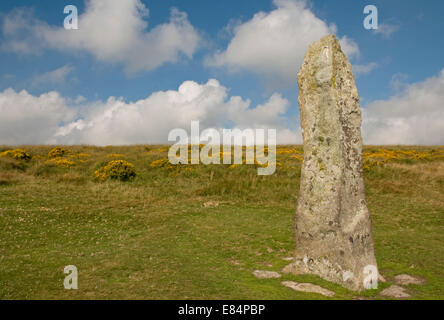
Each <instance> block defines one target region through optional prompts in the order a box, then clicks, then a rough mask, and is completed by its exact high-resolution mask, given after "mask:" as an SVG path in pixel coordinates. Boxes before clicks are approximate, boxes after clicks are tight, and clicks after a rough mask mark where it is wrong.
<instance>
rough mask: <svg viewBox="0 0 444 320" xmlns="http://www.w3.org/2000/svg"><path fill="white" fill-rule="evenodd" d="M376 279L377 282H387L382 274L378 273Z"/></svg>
mask: <svg viewBox="0 0 444 320" xmlns="http://www.w3.org/2000/svg"><path fill="white" fill-rule="evenodd" d="M378 281H379V282H383V283H385V282H387V281H386V280H385V278H384V277H383V276H382V274H379V275H378Z"/></svg>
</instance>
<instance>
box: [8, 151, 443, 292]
mask: <svg viewBox="0 0 444 320" xmlns="http://www.w3.org/2000/svg"><path fill="white" fill-rule="evenodd" d="M20 148H22V149H25V150H26V152H28V153H29V155H30V156H32V158H31V159H20V157H18V156H15V155H14V154H13V153H2V154H1V156H0V298H1V299H323V298H325V297H323V296H321V295H317V294H304V293H299V292H295V291H292V290H291V289H288V288H286V287H284V286H282V285H281V281H283V280H294V281H309V282H312V283H316V284H319V285H321V286H323V287H324V288H328V289H330V290H332V291H334V292H336V295H335V297H334V299H352V298H356V297H358V296H360V295H359V294H357V293H354V292H351V291H349V290H347V289H344V288H342V287H340V286H338V285H335V284H331V283H328V282H326V281H323V280H321V279H319V278H317V277H313V276H294V275H283V278H282V279H269V280H259V279H257V278H255V277H254V276H253V275H252V271H254V270H256V269H260V270H272V271H278V272H279V271H280V270H281V269H282V268H283V267H284V266H285V265H286V264H288V261H284V260H283V258H285V257H289V256H291V255H292V252H293V249H294V242H293V219H294V211H295V207H296V202H297V194H298V190H299V176H300V169H301V159H302V147H301V146H280V147H278V152H277V154H278V155H277V161H278V168H277V172H276V173H275V174H274V175H273V176H258V175H257V170H256V168H255V165H243V166H229V165H211V166H204V165H196V166H182V167H172V166H168V165H166V164H165V162H164V161H158V160H162V159H165V158H166V157H167V147H165V146H127V147H102V148H100V147H91V146H73V147H70V146H66V147H64V148H65V149H66V151H67V152H65V153H64V154H63V153H62V154H60V155H58V156H56V157H55V158H54V159H53V160H50V159H49V157H48V153H49V152H50V151H51V149H52V148H53V147H51V146H24V147H20ZM9 149H15V147H6V146H3V147H0V153H1V152H4V151H7V150H9ZM16 158H17V159H16ZM112 160H126V161H128V162H130V163H132V164H134V167H135V170H136V173H137V175H136V177H135V178H134V179H132V180H130V181H126V182H120V181H115V180H106V181H104V182H99V181H97V180H96V179H95V175H94V172H95V171H97V170H98V169H100V168H101V167H103V166H104V165H105V164H106V163H108V162H109V161H112ZM364 176H365V183H366V193H367V202H368V206H369V209H370V212H371V214H372V219H373V232H374V238H375V251H376V257H377V261H378V264H379V268H380V271H381V273H382V275H383V276H384V277H385V278H386V279H387V283H382V284H381V285H380V287H379V289H378V290H371V291H367V292H365V293H364V294H362V296H364V297H373V298H375V299H382V297H381V296H379V295H378V293H379V292H380V291H381V290H382V289H384V288H387V287H388V286H390V284H391V283H392V281H393V276H394V275H397V274H400V273H408V274H410V275H416V276H419V277H422V278H424V279H425V280H426V282H425V284H424V285H410V286H409V288H408V291H409V293H410V294H411V295H412V297H413V298H415V299H444V268H443V266H444V147H383V148H382V147H381V148H380V147H366V148H365V161H364ZM67 265H75V266H77V268H78V271H79V290H65V289H64V287H63V279H64V277H65V274H64V273H63V269H64V267H65V266H67Z"/></svg>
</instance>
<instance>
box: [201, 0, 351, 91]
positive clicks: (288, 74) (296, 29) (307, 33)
mask: <svg viewBox="0 0 444 320" xmlns="http://www.w3.org/2000/svg"><path fill="white" fill-rule="evenodd" d="M274 4H275V6H276V9H274V10H272V11H271V12H259V13H256V14H255V15H254V16H253V18H252V19H250V20H249V21H247V22H245V23H243V24H238V25H236V26H235V27H233V34H234V36H233V38H232V39H231V41H230V43H229V44H228V46H227V48H226V49H225V50H224V51H222V52H217V53H216V54H214V55H213V56H211V57H207V59H206V61H205V63H206V64H207V65H208V66H214V67H227V68H228V69H229V70H230V71H234V72H236V71H242V70H248V71H250V72H253V73H257V74H259V75H261V76H265V78H268V79H270V78H272V79H273V81H274V80H275V79H274V78H276V77H277V78H279V80H281V81H284V82H286V83H294V82H295V81H296V77H297V73H298V71H299V68H300V66H301V64H302V61H303V59H304V55H305V53H306V51H307V48H308V46H309V45H310V44H311V43H312V42H314V41H317V40H319V39H320V38H322V37H323V36H325V35H328V34H331V33H336V26H334V25H327V23H325V22H324V21H322V20H321V19H319V18H318V17H316V16H315V15H314V14H313V12H312V11H311V10H310V9H309V8H308V7H307V5H306V1H302V0H274ZM340 42H341V45H342V47H343V50H344V51H345V52H346V54H348V56H349V57H352V56H357V55H359V48H358V46H357V44H356V43H355V42H354V41H353V40H351V39H349V38H347V37H343V38H341V39H340Z"/></svg>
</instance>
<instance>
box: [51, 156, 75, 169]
mask: <svg viewBox="0 0 444 320" xmlns="http://www.w3.org/2000/svg"><path fill="white" fill-rule="evenodd" d="M45 163H46V164H50V165H54V166H57V167H61V168H69V167H72V166H75V164H76V163H75V162H74V161H71V160H68V159H65V158H62V157H58V158H53V159H50V160H46V162H45Z"/></svg>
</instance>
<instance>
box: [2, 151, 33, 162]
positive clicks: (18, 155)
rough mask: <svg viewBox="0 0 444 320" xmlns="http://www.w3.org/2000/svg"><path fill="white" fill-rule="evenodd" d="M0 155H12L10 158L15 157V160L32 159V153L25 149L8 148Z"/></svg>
mask: <svg viewBox="0 0 444 320" xmlns="http://www.w3.org/2000/svg"><path fill="white" fill-rule="evenodd" d="M0 157H10V158H14V159H15V160H30V159H31V155H30V154H29V153H27V152H26V151H25V150H23V149H14V150H7V151H5V152H2V153H0Z"/></svg>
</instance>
